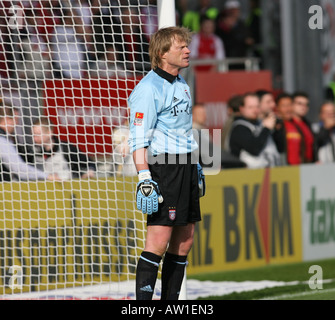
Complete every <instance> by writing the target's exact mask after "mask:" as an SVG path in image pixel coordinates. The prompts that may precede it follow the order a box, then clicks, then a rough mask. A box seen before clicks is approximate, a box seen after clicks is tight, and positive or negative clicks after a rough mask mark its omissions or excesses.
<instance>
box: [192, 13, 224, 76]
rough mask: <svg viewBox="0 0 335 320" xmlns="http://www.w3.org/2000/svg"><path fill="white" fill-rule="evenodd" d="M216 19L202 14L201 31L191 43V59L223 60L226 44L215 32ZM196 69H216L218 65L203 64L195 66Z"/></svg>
mask: <svg viewBox="0 0 335 320" xmlns="http://www.w3.org/2000/svg"><path fill="white" fill-rule="evenodd" d="M214 32H215V22H214V20H212V19H210V18H208V17H206V16H202V17H201V27H200V32H198V33H196V34H195V35H194V36H193V37H192V42H191V43H190V45H189V49H190V50H191V53H190V58H191V59H200V60H201V59H216V60H223V59H224V58H225V51H224V45H223V42H222V40H221V39H220V38H219V37H218V36H217V35H215V34H214ZM194 69H195V70H196V71H207V72H208V71H210V70H213V71H215V70H216V69H217V66H216V65H201V66H196V67H195V68H194Z"/></svg>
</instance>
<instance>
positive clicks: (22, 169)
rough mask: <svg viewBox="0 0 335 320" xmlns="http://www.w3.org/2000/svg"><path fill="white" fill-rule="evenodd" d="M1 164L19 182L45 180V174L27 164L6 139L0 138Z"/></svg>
mask: <svg viewBox="0 0 335 320" xmlns="http://www.w3.org/2000/svg"><path fill="white" fill-rule="evenodd" d="M0 155H1V163H2V165H4V166H6V167H7V168H8V169H9V171H10V173H11V174H15V175H16V176H17V178H18V179H19V180H39V179H46V178H47V174H46V173H44V172H43V171H40V170H38V169H36V168H35V167H33V166H31V165H29V164H27V163H26V162H24V161H23V159H22V158H21V157H20V155H19V154H18V152H17V150H16V147H15V145H14V144H12V143H11V142H10V141H8V140H7V138H6V137H1V138H0Z"/></svg>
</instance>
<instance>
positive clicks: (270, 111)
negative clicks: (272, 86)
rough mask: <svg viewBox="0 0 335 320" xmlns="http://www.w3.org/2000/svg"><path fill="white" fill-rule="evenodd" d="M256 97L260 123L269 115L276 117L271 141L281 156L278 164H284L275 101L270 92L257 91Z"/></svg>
mask: <svg viewBox="0 0 335 320" xmlns="http://www.w3.org/2000/svg"><path fill="white" fill-rule="evenodd" d="M256 95H257V96H258V98H259V101H260V114H259V119H260V120H261V121H262V120H263V119H265V118H267V117H268V116H269V115H274V116H275V117H276V126H275V127H274V129H273V130H272V134H271V135H272V139H273V141H274V142H275V144H276V146H277V150H278V152H279V153H280V155H281V161H280V164H281V165H284V164H286V158H285V157H286V156H285V136H284V135H283V132H282V130H281V127H282V125H281V120H280V119H278V118H277V116H276V114H275V111H276V101H275V98H274V95H273V94H272V92H270V91H268V90H258V91H256Z"/></svg>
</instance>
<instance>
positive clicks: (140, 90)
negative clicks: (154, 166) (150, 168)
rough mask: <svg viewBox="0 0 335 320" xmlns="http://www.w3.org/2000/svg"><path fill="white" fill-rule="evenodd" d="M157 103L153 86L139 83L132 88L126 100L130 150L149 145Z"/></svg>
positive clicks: (155, 119)
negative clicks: (128, 114)
mask: <svg viewBox="0 0 335 320" xmlns="http://www.w3.org/2000/svg"><path fill="white" fill-rule="evenodd" d="M157 105H158V101H157V98H155V92H154V86H152V85H150V83H140V84H138V85H137V87H136V88H135V89H134V91H133V92H132V94H131V95H130V97H129V100H128V106H129V108H130V124H129V127H130V136H129V140H128V143H129V147H130V152H134V151H135V150H138V149H142V148H147V147H148V146H149V145H150V140H151V139H150V135H151V133H152V130H153V129H154V128H155V124H156V121H157Z"/></svg>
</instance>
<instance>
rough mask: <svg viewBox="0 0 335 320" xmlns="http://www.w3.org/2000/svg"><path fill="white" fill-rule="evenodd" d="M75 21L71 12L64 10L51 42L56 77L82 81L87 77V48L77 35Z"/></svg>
mask: <svg viewBox="0 0 335 320" xmlns="http://www.w3.org/2000/svg"><path fill="white" fill-rule="evenodd" d="M74 20H75V18H74V17H73V16H72V14H71V11H70V10H69V9H63V16H62V23H60V24H59V25H57V26H56V29H55V34H54V37H53V38H52V42H51V45H52V59H53V61H54V66H55V73H56V74H55V75H56V76H57V77H60V78H63V77H65V78H75V79H80V78H82V77H83V76H84V75H85V72H84V71H85V64H86V54H85V47H84V45H83V42H81V41H80V39H79V37H78V35H77V31H76V28H75V25H76V24H75V22H74Z"/></svg>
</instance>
